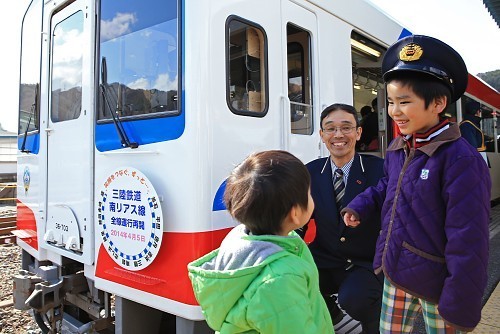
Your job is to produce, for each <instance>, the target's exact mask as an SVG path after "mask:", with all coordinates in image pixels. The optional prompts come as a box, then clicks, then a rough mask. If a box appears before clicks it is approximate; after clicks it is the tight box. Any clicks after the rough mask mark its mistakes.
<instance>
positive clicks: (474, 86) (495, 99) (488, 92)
mask: <svg viewBox="0 0 500 334" xmlns="http://www.w3.org/2000/svg"><path fill="white" fill-rule="evenodd" d="M466 93H469V94H471V95H473V96H474V97H476V98H477V99H479V100H482V102H483V103H486V104H489V105H490V106H492V107H494V108H496V109H500V93H498V91H497V90H496V89H495V88H493V87H491V86H490V85H489V84H487V83H486V82H484V81H483V80H481V79H480V78H478V77H476V76H474V75H472V74H470V73H469V81H468V84H467V89H466Z"/></svg>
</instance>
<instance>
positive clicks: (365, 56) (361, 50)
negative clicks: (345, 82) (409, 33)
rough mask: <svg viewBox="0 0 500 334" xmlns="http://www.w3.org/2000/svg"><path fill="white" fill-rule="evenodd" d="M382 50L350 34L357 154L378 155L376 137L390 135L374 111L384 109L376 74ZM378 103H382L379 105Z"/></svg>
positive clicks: (381, 86)
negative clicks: (358, 136) (359, 130)
mask: <svg viewBox="0 0 500 334" xmlns="http://www.w3.org/2000/svg"><path fill="white" fill-rule="evenodd" d="M385 51H386V49H385V48H383V47H382V46H380V45H378V44H377V43H375V42H373V41H371V40H370V39H368V38H366V37H364V36H362V35H361V34H359V33H357V32H355V31H353V32H352V33H351V56H352V83H353V99H354V107H355V108H356V110H357V111H358V112H360V113H361V115H360V117H359V118H360V123H361V127H362V128H363V132H362V134H361V139H360V141H359V142H358V144H357V149H358V150H359V151H370V152H380V151H381V147H380V143H379V133H381V132H384V131H385V132H386V134H387V135H388V134H389V132H391V127H390V126H387V122H386V120H387V114H386V113H383V112H382V111H383V110H378V109H379V106H381V105H382V106H384V105H385V98H386V97H385V91H384V82H383V79H382V73H381V70H380V67H381V63H382V58H383V56H384V53H385ZM378 99H384V101H383V102H384V103H380V101H378Z"/></svg>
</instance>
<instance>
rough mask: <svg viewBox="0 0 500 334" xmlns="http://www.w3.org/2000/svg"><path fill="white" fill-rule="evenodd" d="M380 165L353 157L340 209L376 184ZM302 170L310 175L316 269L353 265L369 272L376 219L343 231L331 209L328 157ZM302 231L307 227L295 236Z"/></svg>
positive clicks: (333, 207)
mask: <svg viewBox="0 0 500 334" xmlns="http://www.w3.org/2000/svg"><path fill="white" fill-rule="evenodd" d="M325 164H326V166H325ZM383 164H384V160H383V159H381V158H379V157H375V156H372V155H362V154H358V153H356V154H355V156H354V161H353V163H352V166H351V169H350V171H349V177H348V180H347V184H346V191H345V194H344V197H343V207H345V206H346V205H347V204H348V203H349V202H350V201H351V200H352V199H353V198H354V197H355V196H356V195H357V194H359V193H361V192H363V191H364V190H365V189H366V188H368V187H370V186H375V185H376V184H377V183H378V181H379V179H380V178H382V176H383V174H384V171H383ZM306 166H307V169H308V170H309V173H310V174H311V195H312V197H313V199H314V204H315V208H314V212H313V216H312V219H314V221H315V223H316V237H315V239H314V241H312V242H311V243H310V245H309V247H310V249H311V253H312V254H313V256H314V260H315V262H316V265H317V266H318V268H341V267H347V266H348V265H349V264H350V263H353V264H356V265H359V266H364V267H367V268H369V269H372V263H373V257H374V255H375V243H376V241H377V237H378V235H379V233H380V216H376V217H373V219H372V220H371V221H369V222H364V223H363V224H360V225H359V226H358V227H356V228H349V227H346V226H345V224H344V222H343V221H341V218H340V215H339V212H338V210H337V206H336V205H335V196H334V191H333V182H332V167H331V160H330V157H327V158H320V159H316V160H313V161H311V162H309V163H308V164H307V165H306ZM322 171H323V172H322ZM306 230H307V225H306V226H305V227H304V228H303V231H302V233H299V234H302V235H304V234H305V232H306Z"/></svg>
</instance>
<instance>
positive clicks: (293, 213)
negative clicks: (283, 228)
mask: <svg viewBox="0 0 500 334" xmlns="http://www.w3.org/2000/svg"><path fill="white" fill-rule="evenodd" d="M288 217H289V218H290V219H289V221H290V223H291V224H292V225H296V226H298V227H302V224H301V221H300V207H299V205H298V204H295V205H294V206H292V208H291V209H290V212H289V213H288Z"/></svg>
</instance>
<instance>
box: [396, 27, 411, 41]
mask: <svg viewBox="0 0 500 334" xmlns="http://www.w3.org/2000/svg"><path fill="white" fill-rule="evenodd" d="M411 35H413V34H412V33H411V31H409V30H408V29H406V28H403V30H401V34H399V38H398V40H399V39H401V38H403V37H406V36H411Z"/></svg>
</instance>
